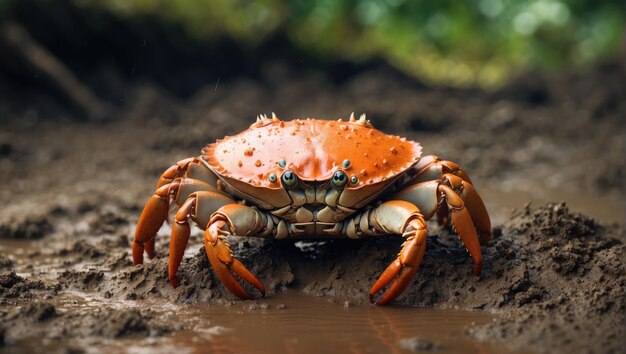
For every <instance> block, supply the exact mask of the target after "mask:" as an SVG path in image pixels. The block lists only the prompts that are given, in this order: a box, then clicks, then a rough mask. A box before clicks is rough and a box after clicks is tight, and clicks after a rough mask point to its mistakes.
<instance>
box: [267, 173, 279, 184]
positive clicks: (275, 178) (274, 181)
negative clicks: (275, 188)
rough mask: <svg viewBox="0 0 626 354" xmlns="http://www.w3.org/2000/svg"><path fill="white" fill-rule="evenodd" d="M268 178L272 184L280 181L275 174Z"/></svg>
mask: <svg viewBox="0 0 626 354" xmlns="http://www.w3.org/2000/svg"><path fill="white" fill-rule="evenodd" d="M267 178H268V179H269V180H270V182H272V183H276V181H278V178H277V177H276V175H275V174H273V173H270V175H269V176H268V177H267Z"/></svg>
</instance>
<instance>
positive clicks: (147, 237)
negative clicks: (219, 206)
mask: <svg viewBox="0 0 626 354" xmlns="http://www.w3.org/2000/svg"><path fill="white" fill-rule="evenodd" d="M202 190H205V191H206V190H209V191H215V192H218V191H217V189H215V188H214V187H213V186H211V185H209V184H207V183H205V182H202V181H200V180H195V179H190V178H176V179H174V180H173V181H172V182H171V183H168V184H164V185H162V186H160V187H158V188H157V190H156V191H155V192H154V195H153V196H152V197H151V198H150V200H148V203H146V206H145V207H144V209H143V212H142V213H141V216H140V217H139V222H138V223H137V228H136V229H135V239H134V242H133V262H134V263H135V264H141V263H143V252H144V248H145V251H146V253H148V257H149V258H153V257H154V255H155V251H154V244H155V241H156V239H155V236H156V233H157V232H158V231H159V229H160V228H161V225H163V222H164V221H165V219H167V215H168V210H169V203H170V196H173V197H174V202H175V203H176V204H177V205H181V204H182V203H183V202H184V201H185V200H186V199H187V197H188V196H189V195H190V194H192V193H194V192H196V191H202ZM205 225H206V224H205Z"/></svg>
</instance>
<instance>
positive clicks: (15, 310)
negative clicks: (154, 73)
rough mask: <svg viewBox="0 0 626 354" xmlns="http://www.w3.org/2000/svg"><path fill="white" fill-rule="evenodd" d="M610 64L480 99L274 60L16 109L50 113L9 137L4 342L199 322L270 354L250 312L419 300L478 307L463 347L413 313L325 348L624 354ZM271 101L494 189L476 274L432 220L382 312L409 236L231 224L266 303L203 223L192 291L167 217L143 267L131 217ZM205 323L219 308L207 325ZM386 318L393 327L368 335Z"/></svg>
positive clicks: (18, 123) (82, 340)
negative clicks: (110, 115) (226, 265)
mask: <svg viewBox="0 0 626 354" xmlns="http://www.w3.org/2000/svg"><path fill="white" fill-rule="evenodd" d="M615 70H616V68H615V67H612V66H606V67H598V68H596V69H594V70H592V71H589V72H583V73H563V74H561V75H558V76H554V77H541V76H539V77H536V76H534V75H533V76H527V77H523V78H520V79H519V80H517V81H516V82H514V83H512V84H511V85H510V86H508V87H506V88H504V89H503V90H501V91H499V92H496V93H484V92H480V91H474V90H457V89H454V90H453V89H431V88H425V87H423V86H421V85H415V83H414V82H411V81H408V80H407V79H406V78H403V77H400V76H398V74H397V73H396V72H395V71H393V69H390V68H388V67H381V68H379V69H375V70H371V71H368V72H365V73H363V74H361V75H359V76H356V77H354V78H352V79H350V80H348V81H346V82H345V83H341V84H333V83H330V82H327V81H325V80H324V79H323V77H320V76H316V75H308V74H307V75H304V76H298V75H297V73H296V72H294V71H293V70H291V71H290V70H289V69H284V68H283V67H281V66H277V67H275V68H268V72H272V73H274V74H273V75H272V76H271V77H267V78H264V79H263V81H261V82H257V81H249V80H246V79H240V80H233V81H231V82H227V83H222V84H219V86H217V85H209V86H207V87H206V88H205V89H202V90H200V91H198V92H197V93H196V94H195V95H193V96H191V97H190V98H189V99H180V98H176V97H173V96H172V95H170V94H168V93H167V92H166V91H165V90H163V89H160V88H158V86H156V85H153V84H149V83H145V84H141V85H139V84H134V85H128V86H127V87H125V88H124V94H123V97H124V99H123V103H122V104H121V105H120V108H119V119H117V120H114V121H112V122H108V123H100V124H93V123H82V124H77V123H69V122H67V121H64V118H63V116H64V113H63V111H62V110H58V111H57V110H49V109H48V110H46V108H45V107H38V106H37V103H34V104H33V107H31V108H30V110H29V111H28V112H24V111H20V110H19V109H18V108H15V110H14V111H12V112H11V114H13V115H14V116H15V117H22V115H26V114H28V115H29V116H30V117H32V116H33V115H35V116H41V115H47V118H48V119H45V120H42V119H34V120H33V119H31V120H24V119H15V120H13V121H11V124H9V125H7V126H6V127H3V129H2V130H1V131H0V172H1V173H2V175H3V176H6V177H5V178H4V182H3V183H4V185H3V188H2V189H1V190H0V201H1V202H2V204H3V209H2V213H1V215H0V343H1V344H2V347H0V351H7V352H20V351H21V350H28V349H32V346H33V345H40V346H42V347H45V348H47V349H49V350H51V351H58V352H81V351H85V350H87V349H88V348H91V349H93V350H100V351H106V350H111V348H117V349H121V348H133V345H137V344H138V343H140V344H142V345H146V346H147V347H148V348H151V349H154V350H157V351H159V350H168V348H170V349H171V348H173V347H177V346H178V345H183V344H181V343H186V344H189V343H191V342H193V338H194V337H193V333H196V335H197V333H198V332H202V333H204V334H205V336H204V337H202V338H200V339H196V342H197V341H200V342H201V343H203V344H206V345H207V346H206V347H204V348H205V349H207V348H210V349H207V350H210V351H212V352H229V351H232V352H237V348H238V347H237V343H239V344H241V345H244V346H245V345H249V346H250V347H247V348H256V349H255V351H259V352H263V350H260V349H258V348H261V347H262V345H263V343H264V342H263V341H262V340H261V339H262V338H261V339H259V340H257V341H253V340H252V339H250V341H249V342H246V341H245V340H242V338H245V335H244V333H246V332H247V331H249V330H250V329H249V327H246V325H245V324H242V323H244V322H249V323H252V324H254V323H258V324H259V326H263V325H262V324H261V323H265V322H263V321H264V319H266V317H263V316H269V318H271V319H272V321H276V322H272V323H280V322H281V321H283V322H284V321H289V320H290V318H291V320H293V321H295V322H294V325H293V326H292V327H289V328H288V327H282V328H284V331H285V332H289V331H290V330H291V329H290V328H292V329H293V333H294V334H293V337H294V338H295V337H298V335H300V334H298V335H296V334H295V333H299V332H298V331H297V329H296V328H298V325H299V326H302V325H303V324H306V323H309V322H308V321H309V319H310V318H311V316H312V315H311V314H310V313H308V312H307V311H308V310H305V309H308V308H310V309H315V310H319V311H320V312H319V313H320V316H321V315H324V316H325V315H328V316H331V319H329V320H327V321H326V322H323V321H322V322H323V323H325V324H326V326H327V327H328V328H327V329H326V331H322V330H318V332H315V333H317V334H318V336H319V337H318V339H319V338H326V337H328V338H331V337H332V336H331V335H330V334H331V333H335V332H337V331H338V330H341V328H344V329H345V328H349V327H350V326H357V327H355V328H360V327H358V325H357V324H356V323H357V321H356V320H354V318H353V317H355V316H356V317H358V316H365V317H363V318H362V319H360V320H359V321H361V320H363V321H367V319H368V318H369V319H370V320H372V319H373V321H374V322H375V321H377V319H380V318H383V317H384V316H392V317H393V316H396V315H395V314H397V313H399V312H400V311H405V312H406V313H410V314H415V318H416V319H417V318H418V317H423V318H428V319H429V320H431V321H433V323H435V324H432V326H439V327H436V328H439V329H440V331H444V329H445V328H446V323H445V322H443V323H442V322H437V321H436V318H448V317H449V318H455V316H457V315H458V314H459V313H461V314H465V315H467V317H463V316H465V315H458V316H461V317H463V318H464V319H463V320H459V321H457V322H455V323H456V324H455V325H454V326H453V327H454V329H450V330H451V331H456V332H454V333H456V337H455V338H464V339H463V341H465V342H454V340H451V339H450V338H443V337H437V335H435V334H433V333H431V332H428V330H426V329H425V328H424V326H425V322H419V323H418V322H411V321H413V320H412V319H411V318H409V317H408V316H400V317H398V318H400V319H399V320H398V321H399V323H400V324H397V325H390V324H382V325H381V326H382V327H380V326H379V327H377V326H376V325H370V326H368V327H367V328H366V329H363V333H369V334H370V335H369V337H371V338H378V339H376V340H372V341H371V342H368V340H365V339H364V337H358V336H355V337H350V336H348V337H349V338H350V339H349V340H345V341H344V340H343V339H342V341H340V342H341V344H337V343H334V344H333V343H331V342H320V343H323V344H320V345H322V346H326V345H328V348H329V352H333V351H341V350H346V348H352V347H353V346H355V345H356V344H355V343H365V344H364V345H365V348H361V349H358V348H357V349H358V350H357V349H355V350H356V351H359V350H361V351H367V348H368V345H369V346H370V349H372V350H374V351H381V350H383V351H384V350H388V351H397V352H411V351H418V352H420V351H433V352H454V351H455V349H458V348H469V347H468V344H467V343H474V344H472V345H478V346H480V348H479V349H476V350H474V351H475V352H503V351H516V350H519V351H521V352H550V353H555V352H556V353H566V352H575V353H578V352H585V353H587V352H589V353H592V352H594V353H597V352H602V353H617V352H620V351H621V350H622V349H623V345H624V338H625V336H624V334H625V333H624V326H623V323H625V322H626V275H625V274H626V272H625V270H626V269H625V264H624V240H625V239H626V236H625V235H624V230H623V216H624V212H625V210H626V208H625V207H624V201H623V198H622V197H623V195H624V192H625V191H626V187H625V186H624V175H625V169H626V163H625V162H624V159H623V151H624V149H625V146H624V144H625V143H624V140H625V139H624V137H625V136H626V135H625V132H624V126H623V116H624V114H625V113H626V100H624V96H623V95H624V91H623V90H624V88H623V82H621V81H620V79H619V76H618V75H615ZM296 78H297V79H296ZM271 111H275V112H276V113H277V114H278V116H279V117H283V118H285V119H287V117H289V118H290V117H307V116H315V117H326V118H334V119H336V118H340V117H343V118H344V119H345V118H347V117H348V116H349V114H350V112H352V111H356V112H366V113H367V114H368V118H370V119H371V120H372V122H373V123H374V125H375V126H376V127H377V128H379V129H381V130H383V131H386V132H392V133H399V134H402V135H404V136H407V137H408V138H411V139H414V140H417V141H419V142H421V143H422V145H423V146H424V151H425V153H427V154H437V155H439V156H442V157H444V158H446V159H450V160H453V161H455V162H457V163H459V164H460V165H462V166H463V167H464V168H465V169H466V170H467V171H468V172H469V174H470V176H471V177H472V180H473V181H474V182H475V185H476V187H477V189H478V191H479V192H481V191H483V190H484V191H485V193H484V194H483V196H484V197H485V202H486V204H487V208H488V209H489V211H490V213H491V214H492V216H493V219H494V230H493V231H494V236H493V239H492V240H491V242H490V243H489V244H488V245H486V246H484V247H483V255H484V267H483V272H482V274H481V276H480V277H475V276H472V275H471V267H472V262H471V259H470V257H469V256H468V255H467V254H466V251H465V249H464V248H463V247H462V246H461V244H460V243H459V242H458V240H457V238H456V235H454V234H453V233H451V231H450V230H447V229H440V228H439V227H438V226H437V225H436V224H434V223H433V224H429V227H430V230H429V235H430V237H429V240H428V244H427V252H426V256H425V258H424V262H423V263H422V266H421V268H420V270H419V271H418V273H417V275H416V277H415V279H414V281H413V282H412V284H411V285H410V287H409V288H408V289H407V290H406V291H405V293H404V294H403V295H402V296H401V297H400V298H398V300H397V301H396V302H395V304H394V305H393V306H392V307H390V308H383V309H379V308H377V307H371V306H369V305H368V290H369V288H370V287H371V285H372V284H373V283H374V281H375V280H376V278H377V277H378V276H379V275H380V273H381V272H382V270H384V269H385V268H386V266H387V265H388V264H389V262H391V260H392V259H393V258H394V257H395V255H396V254H397V251H398V250H399V248H400V245H401V243H402V239H400V238H399V237H381V238H373V239H367V240H361V241H354V240H334V239H333V240H316V241H306V240H303V241H298V242H294V241H273V240H261V239H255V238H244V237H230V238H229V242H230V244H231V246H232V248H233V251H234V253H235V255H236V256H237V257H238V258H239V259H240V260H241V261H242V262H243V263H244V264H246V265H247V266H248V267H249V268H250V270H251V271H252V272H253V273H255V274H256V275H257V276H258V278H259V279H260V280H261V281H262V282H263V283H264V284H265V286H266V288H267V298H266V299H257V300H254V301H247V302H242V301H239V300H237V299H236V298H235V297H234V295H232V294H230V293H229V292H228V291H227V290H225V288H224V287H223V286H222V285H221V284H220V282H219V281H218V280H217V278H216V277H215V275H214V274H213V272H212V271H211V269H210V265H209V263H208V261H207V259H206V256H205V253H204V249H203V247H202V245H201V242H200V238H201V235H200V233H199V232H198V231H196V232H194V233H193V234H192V238H191V240H190V243H189V247H188V250H187V252H186V254H185V259H184V260H183V262H182V265H181V267H180V269H179V272H178V279H179V283H180V286H179V287H178V288H176V289H174V288H172V287H171V286H170V285H169V283H168V280H167V250H168V242H169V240H168V239H169V237H168V234H169V226H167V225H166V226H164V227H163V228H162V230H161V231H160V233H159V237H158V239H157V250H158V256H157V258H155V259H153V260H151V261H150V262H147V263H146V264H144V265H138V266H133V265H132V262H131V259H130V254H129V251H130V240H131V237H132V233H133V231H134V225H135V223H136V221H137V219H138V216H139V214H140V212H141V209H142V208H143V203H145V201H146V200H147V198H148V197H149V196H150V195H151V193H152V188H154V185H155V183H156V181H157V178H158V175H159V174H160V173H161V172H162V171H163V170H165V169H166V168H167V167H169V166H170V165H171V164H172V163H174V162H176V161H178V160H180V159H182V158H185V157H188V156H193V155H196V154H198V153H199V149H200V148H201V147H203V146H204V145H205V144H206V143H207V142H208V141H211V140H213V139H215V138H219V137H222V136H224V135H227V134H234V133H236V132H238V131H241V130H242V129H245V128H246V127H247V126H248V125H249V124H251V123H252V122H253V121H254V117H255V116H256V114H258V113H261V112H271ZM5 186H6V188H5ZM555 191H557V192H555ZM486 196H488V198H487V197H486ZM548 196H549V197H548ZM554 198H557V199H554ZM530 201H533V202H534V203H533V204H528V202H530ZM561 201H565V203H563V202H561ZM512 207H514V208H515V210H511V208H512ZM432 308H434V309H437V310H428V309H432ZM373 309H376V310H373ZM372 311H375V312H372ZM381 311H382V312H381ZM420 311H422V312H420ZM423 311H426V312H423ZM428 311H439V312H428ZM467 311H469V312H467ZM242 313H243V314H245V316H241V314H242ZM285 314H287V315H285ZM212 315H215V316H212ZM203 316H205V317H211V318H210V320H207V322H206V323H201V322H199V321H200V318H205V317H203ZM281 316H287V317H281ZM289 316H291V317H289ZM333 316H336V317H333ZM368 316H369V317H368ZM294 318H295V319H294ZM359 318H360V317H359ZM342 319H343V320H342ZM350 319H352V320H350ZM220 321H221V322H220ZM255 321H259V322H255ZM268 321H269V320H268ZM342 321H343V322H342ZM350 321H353V322H350ZM208 323H210V326H209V327H203V326H207V324H208ZM427 324H428V323H426V325H427ZM248 325H249V324H248ZM420 326H422V327H420ZM199 328H202V329H203V330H202V331H199V330H198V329H199ZM381 328H384V329H385V330H386V331H389V332H391V333H390V334H389V336H390V337H389V338H386V337H384V336H383V337H382V339H381V337H380V336H376V335H373V333H379V334H380V332H381V331H382V332H384V330H381ZM397 328H402V329H401V330H398V329H397ZM394 331H395V332H394ZM303 333H304V331H303ZM394 333H395V334H394ZM398 333H400V334H398ZM259 334H261V335H260V337H265V338H266V339H267V338H270V337H272V335H270V334H267V332H264V331H262V330H260V329H259V331H258V332H256V334H255V335H254V336H257V335H259ZM281 335H282V336H285V333H281ZM286 337H289V338H291V337H290V336H289V335H287V336H286ZM369 337H368V338H369ZM298 338H300V340H301V341H302V342H303V343H308V342H307V341H309V340H311V339H310V338H308V337H306V336H305V334H301V335H300V337H298ZM342 338H344V337H342ZM385 338H386V339H385ZM267 340H269V339H267ZM287 342H289V341H287V340H285V341H276V340H273V342H272V344H271V348H273V349H275V350H274V352H280V351H283V352H288V351H289V350H290V348H291V347H290V345H295V348H296V349H298V348H300V349H302V348H303V347H298V345H297V344H293V343H292V344H289V343H290V342H289V343H287ZM34 343H36V344H34ZM285 343H287V344H285ZM311 343H315V342H314V341H313V342H311ZM381 343H382V344H381ZM385 343H386V344H385ZM476 343H478V344H476ZM481 343H482V344H481ZM186 344H185V345H186ZM190 345H191V344H190ZM268 345H270V344H268ZM120 346H121V347H120ZM183 346H184V345H183ZM483 346H484V348H483ZM190 348H191V349H190V350H189V351H190V352H194V350H195V349H193V348H196V347H193V346H192V347H190ZM337 348H339V349H337ZM196 349H197V348H196ZM242 350H243V349H242ZM245 351H248V350H247V349H245ZM300 351H302V350H300Z"/></svg>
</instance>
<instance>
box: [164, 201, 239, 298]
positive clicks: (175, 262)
mask: <svg viewBox="0 0 626 354" xmlns="http://www.w3.org/2000/svg"><path fill="white" fill-rule="evenodd" d="M231 203H235V201H234V200H232V199H231V198H229V197H227V196H225V195H223V194H220V193H215V192H212V191H201V192H195V193H191V194H190V195H189V196H188V198H187V200H186V201H185V202H184V203H183V204H182V206H181V207H180V208H179V209H178V212H176V216H175V217H174V223H173V224H172V234H171V237H170V256H169V261H168V275H169V280H170V284H172V286H173V287H177V286H178V281H177V280H176V272H177V271H178V267H179V266H180V262H181V261H182V259H183V255H184V254H185V249H186V248H187V242H188V241H189V234H190V233H191V227H190V225H189V219H191V220H193V221H195V222H196V224H198V225H199V226H200V227H201V228H203V229H204V227H205V225H207V223H208V222H209V217H210V216H211V214H213V213H214V212H215V211H216V210H217V209H219V208H220V207H222V206H224V205H226V204H231Z"/></svg>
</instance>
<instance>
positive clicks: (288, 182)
mask: <svg viewBox="0 0 626 354" xmlns="http://www.w3.org/2000/svg"><path fill="white" fill-rule="evenodd" d="M282 180H283V185H285V187H287V188H291V187H294V186H295V185H296V184H298V176H296V174H295V173H293V172H291V171H289V170H287V171H285V173H283V177H282Z"/></svg>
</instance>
